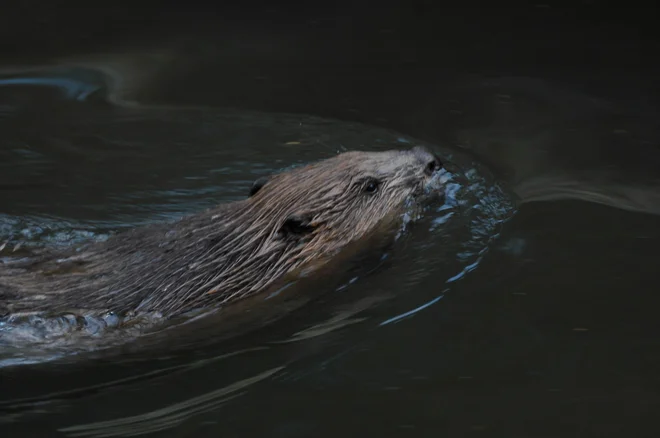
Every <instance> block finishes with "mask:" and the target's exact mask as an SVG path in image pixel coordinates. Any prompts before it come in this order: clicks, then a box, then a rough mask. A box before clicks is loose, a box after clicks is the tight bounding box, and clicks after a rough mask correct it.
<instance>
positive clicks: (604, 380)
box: [0, 64, 660, 437]
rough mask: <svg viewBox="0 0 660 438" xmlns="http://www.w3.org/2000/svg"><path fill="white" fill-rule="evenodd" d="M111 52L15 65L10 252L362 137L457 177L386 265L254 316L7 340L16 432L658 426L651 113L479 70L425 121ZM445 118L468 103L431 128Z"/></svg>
mask: <svg viewBox="0 0 660 438" xmlns="http://www.w3.org/2000/svg"><path fill="white" fill-rule="evenodd" d="M113 66H114V67H113V68H114V69H115V70H113V71H114V72H115V73H116V72H117V71H120V72H121V68H119V70H117V69H118V67H117V66H118V64H114V65H113ZM119 66H121V64H119ZM108 71H109V70H107V69H94V68H91V67H89V66H86V67H84V68H82V67H80V66H79V65H74V66H71V65H64V66H60V67H59V68H57V69H53V68H52V67H51V66H49V67H47V68H43V69H37V70H36V72H35V70H31V71H30V72H20V71H18V72H17V71H11V72H9V71H8V72H6V75H5V79H3V81H4V82H2V81H0V84H1V85H2V87H1V89H0V92H1V93H4V94H2V96H4V97H3V99H4V102H5V104H4V106H3V107H2V108H3V109H2V118H1V119H0V126H1V127H2V131H3V147H2V149H1V150H0V154H2V155H1V157H0V158H1V159H0V163H1V164H0V169H1V172H0V205H2V209H1V210H0V214H1V215H0V242H2V244H5V243H6V245H5V247H4V249H3V256H6V257H10V258H11V257H16V254H17V253H18V254H20V251H25V250H29V249H30V248H31V247H39V246H42V245H63V246H66V245H72V244H75V243H78V242H81V241H84V240H86V239H95V238H103V237H104V236H106V235H107V234H108V233H110V232H115V231H120V230H122V229H125V228H128V227H132V226H137V225H143V224H147V223H150V222H154V221H164V220H173V219H175V218H177V217H180V216H181V215H184V214H190V213H194V212H196V211H199V210H201V209H204V208H206V207H210V206H213V205H215V204H217V203H219V202H228V201H232V200H237V199H242V198H244V197H245V196H246V193H247V191H248V189H249V187H250V185H251V184H252V182H253V181H254V180H255V179H256V178H258V177H259V176H261V175H264V174H268V173H270V172H273V171H277V170H279V169H282V168H286V167H288V166H291V165H297V164H301V163H306V162H309V161H313V160H316V159H321V158H325V157H328V156H331V155H333V154H335V153H337V152H340V151H343V150H352V149H362V150H384V149H390V148H409V147H412V146H414V145H417V144H423V145H426V146H428V147H429V148H431V149H432V150H433V151H434V152H436V153H437V154H438V155H440V156H441V157H442V159H443V161H445V162H447V163H448V166H447V169H446V171H445V172H444V173H443V176H442V178H443V181H444V183H445V187H444V190H445V193H446V195H447V196H446V199H445V202H444V203H442V204H441V205H435V206H433V207H431V208H429V209H427V210H426V211H425V212H424V215H423V217H422V218H421V219H420V220H419V221H417V222H416V223H414V224H412V225H411V226H410V227H409V229H406V230H405V232H404V233H402V234H401V237H400V238H399V239H398V241H397V242H396V244H395V245H394V246H393V247H392V249H391V250H390V251H388V252H387V253H385V254H383V258H382V260H381V262H380V263H378V264H377V265H376V266H375V268H374V267H372V266H370V267H369V268H367V267H364V266H361V265H359V264H357V265H356V266H353V267H352V270H350V271H348V274H350V275H347V278H346V279H342V280H341V281H340V284H339V286H338V287H333V288H331V289H330V288H329V289H328V290H327V291H324V293H322V294H321V295H320V296H319V297H318V298H317V299H314V300H313V301H312V302H310V303H308V304H307V305H305V306H304V307H303V308H301V309H297V310H295V311H293V312H291V314H290V315H287V316H286V317H285V318H283V319H282V320H279V321H277V322H275V323H273V324H272V325H269V326H268V327H266V328H263V329H259V330H256V331H254V332H252V333H249V334H247V335H244V336H240V337H237V338H235V339H230V340H222V341H217V342H215V341H214V339H213V331H212V330H210V331H208V332H204V336H203V341H199V340H198V341H196V342H188V341H185V342H184V341H182V340H181V339H179V337H178V336H176V335H175V334H173V335H172V337H171V338H170V345H164V346H161V347H160V348H156V349H152V348H149V349H147V348H145V350H144V352H141V351H140V350H141V349H140V343H139V342H140V341H139V340H138V341H136V342H135V343H131V345H132V347H130V348H129V347H127V348H126V351H125V352H123V354H122V351H121V350H120V351H119V352H117V351H114V352H113V354H112V355H104V354H103V353H102V352H101V353H99V354H91V355H85V354H81V355H73V356H70V355H66V354H64V353H62V352H52V351H51V352H42V354H38V353H39V352H38V351H36V352H35V351H28V350H27V349H22V348H15V347H12V348H9V347H7V348H4V349H3V351H2V352H0V360H1V361H2V365H3V368H1V369H0V373H2V389H3V390H2V395H1V396H0V412H1V417H0V420H1V421H2V427H3V430H6V431H8V432H10V433H16V434H18V435H19V436H30V435H36V436H89V437H101V436H103V437H109V436H135V435H138V434H147V433H152V432H153V433H156V432H158V434H157V435H154V436H188V435H192V434H194V435H195V436H218V435H222V436H245V435H255V436H264V435H267V436H287V437H290V436H336V435H338V434H346V431H347V430H350V431H351V432H352V434H356V435H367V436H372V435H384V436H402V435H407V436H409V435H414V436H427V435H428V436H430V435H437V434H438V433H445V434H448V435H451V436H467V435H473V434H474V435H492V436H503V435H507V436H538V437H541V436H543V437H545V436H548V437H550V436H566V435H567V434H568V435H571V434H572V435H575V434H577V433H578V432H580V433H582V434H583V435H586V436H606V435H607V436H620V434H626V435H630V436H642V435H643V433H642V432H643V430H642V425H646V424H652V421H653V411H654V409H657V407H658V406H659V405H660V404H659V402H660V400H658V395H657V394H658V393H657V390H658V377H657V371H656V370H657V367H658V365H660V350H659V349H658V347H659V345H658V341H657V340H656V336H655V334H656V333H658V332H657V330H658V329H659V328H660V327H658V322H657V321H658V320H657V317H656V315H655V310H654V309H655V308H657V304H658V302H657V298H656V296H657V294H656V293H655V288H656V287H655V284H656V283H657V281H656V280H657V276H656V274H655V268H656V265H657V263H656V261H657V255H656V248H657V244H658V239H659V237H660V235H659V232H658V230H659V229H660V228H658V225H660V222H659V220H658V218H657V216H656V214H657V213H658V211H659V210H660V202H659V201H660V200H659V199H658V193H659V191H658V185H657V179H656V178H655V177H654V173H653V171H654V169H655V168H656V167H655V165H656V164H657V163H658V161H657V157H658V152H657V147H656V146H657V128H656V127H655V125H653V124H652V123H650V122H649V121H648V120H650V119H652V117H651V116H650V115H649V114H652V113H649V112H648V111H646V110H644V111H642V110H641V109H640V108H641V107H635V106H634V105H632V106H631V104H630V103H628V104H625V103H622V102H619V101H614V100H608V99H605V98H596V97H594V96H592V95H588V94H586V93H585V92H582V91H577V90H571V89H570V88H568V87H562V86H560V85H558V84H556V83H552V82H550V81H544V80H538V79H530V78H521V77H499V78H496V79H493V78H475V77H467V76H466V77H463V78H462V79H460V80H456V81H455V82H454V83H453V84H452V87H448V86H447V88H448V89H449V88H450V89H451V91H442V93H440V91H438V94H442V99H439V100H438V102H440V103H438V104H437V105H436V106H435V107H434V111H430V110H429V109H424V108H422V109H416V110H415V111H411V114H413V113H414V114H417V115H419V117H418V119H417V120H416V125H415V126H417V127H418V128H419V129H417V130H414V129H411V130H410V131H412V132H409V133H405V132H403V131H405V129H386V128H384V127H377V126H375V123H367V124H364V123H358V122H353V121H350V118H348V117H346V118H345V120H343V121H341V120H337V119H332V118H328V117H319V116H318V115H314V116H312V115H307V114H305V113H271V112H257V111H248V110H242V109H235V108H227V107H224V108H223V107H220V108H218V107H209V106H207V107H190V106H188V107H184V106H181V105H174V104H172V105H168V106H164V105H153V104H138V103H136V102H135V101H131V102H130V104H129V102H128V101H129V100H130V99H127V96H128V93H123V92H122V91H123V89H121V87H120V88H117V85H116V82H112V81H111V80H110V79H111V76H108V74H109V73H108ZM126 71H130V69H126V70H125V71H124V73H125V72H126ZM128 82H129V83H130V81H128ZM113 84H115V85H113ZM459 85H460V86H459ZM113 87H114V88H113ZM186 87H193V88H194V87H195V85H194V84H181V89H182V90H184V89H185V88H186ZM124 91H125V90H124ZM174 103H176V102H174ZM179 103H180V102H179ZM442 109H444V110H446V111H447V113H446V114H451V116H447V115H446V114H445V113H442V114H444V115H442V116H441V115H440V110H442ZM450 111H451V112H450ZM319 112H322V111H319ZM653 114H654V113H653ZM443 117H453V118H455V119H454V120H455V121H456V123H453V124H451V125H447V128H446V131H445V132H444V133H443V135H439V136H436V140H437V141H430V140H429V139H422V137H429V135H428V133H429V132H430V131H428V130H425V129H424V127H425V126H428V125H425V123H426V122H428V121H430V120H432V119H434V118H435V119H436V120H441V119H442V118H443ZM457 117H460V120H458V119H456V118H457ZM406 123H410V122H406V121H405V120H403V121H401V119H400V122H399V125H400V127H402V128H403V127H405V126H406ZM415 134H419V136H416V135H415ZM442 137H444V138H445V139H450V138H451V139H452V141H442V140H443V138H442ZM578 146H579V148H578ZM624 146H625V147H628V148H633V147H634V148H635V149H634V150H635V151H636V153H635V154H634V155H633V154H632V153H630V152H626V151H625V150H624V149H623V147H624ZM207 330H208V329H207Z"/></svg>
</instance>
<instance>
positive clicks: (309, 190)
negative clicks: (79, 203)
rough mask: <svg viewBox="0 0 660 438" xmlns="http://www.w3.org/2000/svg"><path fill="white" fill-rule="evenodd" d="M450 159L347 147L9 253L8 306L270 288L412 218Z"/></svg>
mask: <svg viewBox="0 0 660 438" xmlns="http://www.w3.org/2000/svg"><path fill="white" fill-rule="evenodd" d="M441 166H442V164H441V162H440V161H439V160H438V158H437V157H436V156H434V155H433V154H431V153H430V152H429V151H428V150H426V149H424V148H421V147H415V148H413V149H411V150H407V151H398V150H397V151H385V152H346V153H342V154H339V155H337V156H335V157H333V158H330V159H326V160H322V161H319V162H316V163H312V164H309V165H307V166H304V167H300V168H295V169H293V170H290V171H286V172H282V173H279V174H275V175H272V176H270V177H268V178H265V179H259V180H257V181H256V182H255V184H254V185H253V187H252V189H251V190H250V196H249V197H248V198H247V199H245V200H242V201H237V202H233V203H228V204H224V205H220V206H218V207H216V208H213V209H210V210H207V211H205V212H203V213H200V214H197V215H193V216H190V217H186V218H184V219H182V220H180V221H178V222H175V223H173V224H159V225H153V226H147V227H142V228H136V229H134V230H131V231H127V232H123V233H119V234H117V235H114V236H112V237H111V238H109V239H108V240H107V241H105V242H98V243H92V244H88V245H86V246H82V247H80V248H77V249H72V250H69V251H67V252H65V253H59V254H50V255H42V256H40V257H37V258H36V259H35V260H32V261H30V262H28V263H26V264H23V265H13V264H10V265H6V266H5V267H2V264H0V315H5V316H6V315H9V314H16V313H25V312H27V313H32V312H38V313H46V314H57V313H61V312H82V311H94V312H114V313H117V314H123V313H126V312H133V311H134V312H143V311H144V312H151V311H156V312H161V313H162V314H163V315H164V316H173V315H176V314H180V313H182V312H185V311H188V310H192V309H195V308H203V307H206V306H210V305H218V304H226V303H230V302H233V301H236V300H239V299H242V298H245V297H248V296H251V295H254V294H256V293H258V292H260V291H264V290H266V289H268V288H269V286H270V287H272V286H273V285H274V284H276V281H277V280H281V279H282V278H283V277H284V276H285V275H286V274H290V273H293V272H296V271H299V270H300V269H304V268H306V267H308V266H312V265H315V264H317V263H322V262H323V260H327V259H328V258H330V257H332V256H334V255H335V254H337V252H339V250H341V249H342V248H345V247H346V246H347V245H348V244H350V243H352V242H354V241H356V240H359V239H361V238H364V237H366V236H368V235H369V234H370V233H373V232H374V231H375V230H377V229H378V228H379V226H380V225H382V224H383V223H386V222H389V221H390V220H396V219H397V218H401V216H402V214H403V213H404V210H405V208H406V202H407V201H408V200H410V199H414V198H416V197H418V196H419V195H423V194H424V189H425V188H426V186H427V184H428V182H429V181H430V179H431V177H432V176H433V175H434V174H435V173H436V171H437V170H438V169H440V167H441Z"/></svg>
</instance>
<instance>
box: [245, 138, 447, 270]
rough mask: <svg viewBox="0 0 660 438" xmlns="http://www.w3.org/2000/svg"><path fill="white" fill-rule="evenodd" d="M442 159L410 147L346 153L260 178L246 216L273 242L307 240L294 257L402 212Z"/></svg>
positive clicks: (332, 245) (333, 245)
mask: <svg viewBox="0 0 660 438" xmlns="http://www.w3.org/2000/svg"><path fill="white" fill-rule="evenodd" d="M441 166H442V163H441V162H440V160H439V159H438V158H437V157H436V156H434V155H433V154H431V153H430V152H429V151H428V150H426V149H424V148H422V147H416V148H414V149H411V150H408V151H385V152H346V153H343V154H340V155H337V156H336V157H334V158H330V159H327V160H323V161H320V162H318V163H314V164H311V165H308V166H305V167H301V168H298V169H294V170H291V171H289V172H284V173H281V174H278V175H275V176H272V177H270V178H260V179H258V180H257V181H256V182H255V183H254V185H253V186H252V188H251V190H250V199H249V201H248V204H249V211H250V213H249V214H250V215H254V216H256V217H258V218H259V221H261V222H260V226H264V227H265V230H267V232H268V233H269V236H268V237H269V240H271V241H272V242H296V243H302V242H304V243H305V247H304V248H300V253H299V255H297V257H301V256H302V257H303V258H305V257H308V256H310V257H313V256H314V255H315V254H317V255H318V254H319V252H320V253H326V252H327V251H332V250H335V249H338V248H341V247H342V246H343V245H345V244H347V243H348V242H350V241H353V240H356V239H359V238H360V237H361V236H363V235H365V234H368V233H369V232H370V231H372V230H374V229H375V228H376V227H377V226H378V225H379V224H380V223H381V222H382V221H383V220H386V219H391V218H392V217H393V216H396V215H400V214H401V213H402V212H403V210H404V208H405V204H406V201H409V200H411V199H413V198H415V197H417V196H419V195H421V194H423V193H424V189H425V187H426V185H427V183H428V181H429V180H430V178H431V177H432V176H433V175H434V174H435V172H436V171H437V170H439V169H440V167H441Z"/></svg>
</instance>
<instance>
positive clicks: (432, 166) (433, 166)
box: [424, 156, 442, 176]
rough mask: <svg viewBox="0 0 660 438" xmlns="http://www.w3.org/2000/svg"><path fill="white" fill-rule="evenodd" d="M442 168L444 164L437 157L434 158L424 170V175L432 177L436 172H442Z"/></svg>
mask: <svg viewBox="0 0 660 438" xmlns="http://www.w3.org/2000/svg"><path fill="white" fill-rule="evenodd" d="M441 167H442V162H441V161H440V160H439V159H438V158H437V157H435V156H434V157H433V159H432V160H431V161H429V162H428V163H427V164H426V167H425V168H424V173H425V174H427V175H428V176H431V175H433V173H434V172H435V171H437V170H440V168H441Z"/></svg>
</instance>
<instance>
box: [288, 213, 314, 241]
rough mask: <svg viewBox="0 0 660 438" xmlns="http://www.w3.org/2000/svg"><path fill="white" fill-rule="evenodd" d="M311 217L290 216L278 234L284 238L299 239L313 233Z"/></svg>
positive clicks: (303, 215)
mask: <svg viewBox="0 0 660 438" xmlns="http://www.w3.org/2000/svg"><path fill="white" fill-rule="evenodd" d="M314 228H315V226H314V225H312V217H311V216H310V215H305V214H295V213H294V214H291V215H289V217H287V218H286V220H285V221H284V223H283V224H282V226H281V227H280V230H279V232H280V234H281V235H282V236H284V237H294V238H299V237H302V236H304V235H306V234H309V233H311V232H312V231H314Z"/></svg>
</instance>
